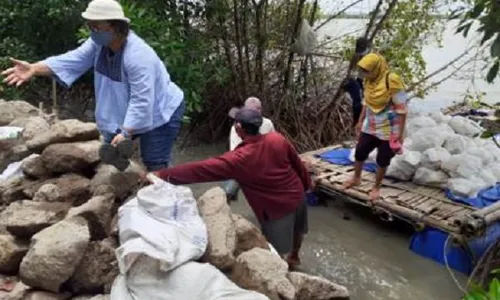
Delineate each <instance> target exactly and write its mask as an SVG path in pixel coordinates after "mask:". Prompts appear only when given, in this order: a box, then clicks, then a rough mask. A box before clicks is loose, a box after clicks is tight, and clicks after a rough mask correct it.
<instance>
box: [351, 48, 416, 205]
mask: <svg viewBox="0 0 500 300" xmlns="http://www.w3.org/2000/svg"><path fill="white" fill-rule="evenodd" d="M357 66H358V68H359V71H360V74H361V76H362V77H363V78H364V79H363V86H364V99H363V108H362V111H361V116H360V118H359V122H358V124H357V125H356V133H357V134H358V143H357V145H356V151H355V160H356V162H355V172H354V176H353V178H351V179H350V180H348V181H347V182H346V183H344V185H343V188H344V189H349V188H351V187H353V186H356V185H359V184H360V182H361V172H362V169H363V164H364V162H365V160H366V159H367V158H368V155H369V154H370V153H371V152H372V151H373V150H374V149H375V148H377V150H378V153H377V166H378V169H377V176H376V182H375V185H374V186H373V188H372V190H371V192H370V199H371V200H375V199H377V198H379V197H380V186H381V184H382V180H383V179H384V176H385V173H386V170H387V167H388V166H389V164H390V162H391V160H392V158H393V157H394V156H395V155H396V154H397V153H399V152H400V151H402V144H403V134H404V129H405V124H406V114H407V101H408V94H407V93H406V91H405V86H404V83H403V81H402V80H401V79H400V77H399V76H398V75H397V74H395V73H392V72H391V71H390V69H389V65H388V64H387V62H386V60H385V58H384V57H383V56H382V55H380V54H378V53H369V54H367V55H365V56H363V58H361V60H360V61H359V62H358V64H357Z"/></svg>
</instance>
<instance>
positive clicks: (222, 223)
mask: <svg viewBox="0 0 500 300" xmlns="http://www.w3.org/2000/svg"><path fill="white" fill-rule="evenodd" d="M198 207H199V210H200V213H201V216H202V218H203V221H204V222H205V225H206V227H207V233H208V245H207V251H206V252H205V255H204V257H203V260H204V261H206V262H209V263H211V264H213V265H214V266H216V267H217V268H219V269H221V270H227V269H230V268H231V267H232V266H233V264H234V262H235V257H234V252H235V250H236V231H235V228H234V226H233V220H232V219H231V209H230V208H229V205H228V204H227V202H226V194H225V193H224V191H223V190H222V189H221V188H219V187H217V188H212V189H210V190H208V191H207V192H205V193H204V194H203V195H202V196H201V197H200V198H199V199H198Z"/></svg>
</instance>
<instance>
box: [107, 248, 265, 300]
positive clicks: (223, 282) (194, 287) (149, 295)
mask: <svg viewBox="0 0 500 300" xmlns="http://www.w3.org/2000/svg"><path fill="white" fill-rule="evenodd" d="M150 299H153V300H181V299H186V300H188V299H189V300H269V298H268V297H266V296H264V295H262V294H260V293H257V292H253V291H247V290H244V289H242V288H240V287H238V286H237V285H236V284H235V283H233V282H232V281H231V280H229V279H228V278H227V277H226V276H225V275H224V274H223V273H222V272H221V271H219V270H218V269H217V268H215V267H214V266H212V265H210V264H202V263H197V262H187V263H185V264H183V265H181V266H179V267H177V268H175V269H174V270H171V271H169V272H165V271H163V270H161V268H160V267H159V264H158V261H157V260H155V259H152V258H149V257H147V256H141V257H140V258H139V259H138V261H137V262H136V264H134V266H132V269H131V270H130V273H129V274H127V276H122V275H120V276H118V277H117V279H116V280H115V282H114V284H113V288H112V290H111V299H110V300H150Z"/></svg>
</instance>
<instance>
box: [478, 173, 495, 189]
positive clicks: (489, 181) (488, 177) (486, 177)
mask: <svg viewBox="0 0 500 300" xmlns="http://www.w3.org/2000/svg"><path fill="white" fill-rule="evenodd" d="M478 176H479V178H481V179H482V180H483V181H484V184H485V186H486V187H485V188H489V187H492V186H495V185H496V184H497V179H496V177H495V175H493V172H492V171H491V170H488V169H482V170H481V171H480V172H479V173H478Z"/></svg>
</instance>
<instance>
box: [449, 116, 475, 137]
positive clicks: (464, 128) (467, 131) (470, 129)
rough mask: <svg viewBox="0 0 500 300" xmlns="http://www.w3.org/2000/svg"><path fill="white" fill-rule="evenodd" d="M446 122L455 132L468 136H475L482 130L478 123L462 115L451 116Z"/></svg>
mask: <svg viewBox="0 0 500 300" xmlns="http://www.w3.org/2000/svg"><path fill="white" fill-rule="evenodd" d="M448 124H449V125H450V126H451V128H453V130H455V132H456V133H458V134H460V135H464V136H468V137H473V136H477V135H479V134H481V133H482V132H483V128H481V126H480V125H479V124H478V123H476V122H474V121H472V120H469V119H467V118H465V117H462V116H455V117H453V118H452V119H451V120H450V122H449V123H448Z"/></svg>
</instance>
